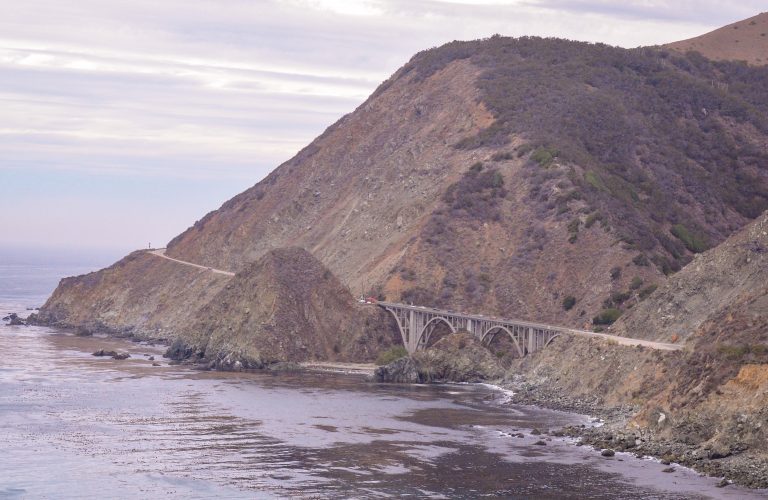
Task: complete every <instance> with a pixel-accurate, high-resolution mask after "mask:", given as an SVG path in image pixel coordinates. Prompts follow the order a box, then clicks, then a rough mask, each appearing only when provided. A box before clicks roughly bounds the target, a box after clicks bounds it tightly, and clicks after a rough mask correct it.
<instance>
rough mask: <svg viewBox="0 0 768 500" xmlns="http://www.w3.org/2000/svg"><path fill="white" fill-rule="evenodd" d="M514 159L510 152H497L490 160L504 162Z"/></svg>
mask: <svg viewBox="0 0 768 500" xmlns="http://www.w3.org/2000/svg"><path fill="white" fill-rule="evenodd" d="M514 157H515V155H513V154H512V152H511V151H499V152H498V153H495V154H494V155H493V156H491V160H493V161H504V160H511V159H513V158H514Z"/></svg>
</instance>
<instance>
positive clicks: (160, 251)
mask: <svg viewBox="0 0 768 500" xmlns="http://www.w3.org/2000/svg"><path fill="white" fill-rule="evenodd" d="M149 253H151V254H152V255H156V256H158V257H162V258H164V259H168V260H172V261H173V262H178V263H179V264H184V265H185V266H192V267H196V268H198V269H204V270H206V271H211V272H212V273H216V274H223V275H225V276H234V275H235V273H233V272H230V271H222V270H221V269H214V268H212V267H207V266H201V265H200V264H193V263H192V262H187V261H185V260H179V259H174V258H173V257H168V256H167V255H165V248H156V249H154V250H149Z"/></svg>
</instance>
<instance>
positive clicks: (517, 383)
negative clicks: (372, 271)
mask: <svg viewBox="0 0 768 500" xmlns="http://www.w3.org/2000/svg"><path fill="white" fill-rule="evenodd" d="M35 326H42V325H35ZM48 328H51V329H54V330H56V331H57V332H59V333H64V334H67V335H73V336H77V337H93V338H96V339H99V338H102V339H120V340H127V341H130V342H131V343H135V344H137V345H148V346H152V347H164V348H167V347H168V346H170V342H169V341H168V339H159V338H154V339H149V338H142V337H137V336H134V335H132V334H125V333H123V334H118V335H115V334H114V333H111V332H96V333H94V334H89V335H82V334H79V333H78V332H77V331H76V330H75V329H69V328H62V327H58V326H48ZM163 358H164V359H166V360H168V364H169V365H177V366H187V367H189V368H191V369H192V370H196V369H197V370H206V371H207V370H213V371H222V372H226V371H238V370H222V369H221V368H211V367H210V366H208V365H207V364H199V363H191V362H184V361H177V360H173V359H172V358H169V357H165V354H163ZM376 368H377V367H376V365H374V364H373V363H344V362H330V361H306V362H300V363H292V362H286V363H276V364H274V365H270V367H265V368H261V369H247V370H242V371H252V372H281V371H284V372H288V371H303V372H307V373H329V374H337V375H343V376H354V377H360V376H363V377H366V378H368V379H371V378H372V377H373V372H374V370H375V369H376ZM386 383H391V382H386ZM430 383H432V384H434V383H438V384H459V385H465V384H466V385H470V384H471V385H482V386H484V387H488V388H491V389H493V390H495V391H498V392H499V393H501V394H502V398H500V399H499V400H496V401H494V404H496V405H499V406H510V405H524V406H533V407H537V408H542V409H550V410H557V411H563V412H567V413H571V414H575V415H579V416H585V417H588V418H590V419H591V420H592V421H594V422H595V423H596V425H590V426H586V427H573V426H569V427H564V428H562V429H550V430H549V431H548V432H547V434H548V435H549V436H551V437H553V438H562V439H565V440H568V442H569V443H571V444H572V445H573V446H584V445H587V446H591V447H592V448H594V450H595V451H596V452H597V453H599V452H601V451H602V450H605V449H610V450H613V451H614V452H619V453H621V452H626V453H631V454H634V455H635V456H637V457H638V458H645V457H651V458H653V459H654V460H657V461H659V462H660V463H661V464H663V465H670V466H678V467H686V468H689V469H691V470H693V471H696V472H697V473H701V474H703V475H706V476H708V477H710V478H711V479H713V480H715V481H717V480H718V479H720V482H719V483H717V486H721V487H723V486H727V485H729V484H731V483H733V484H737V485H740V486H744V487H747V488H750V489H752V490H754V491H758V492H761V493H762V492H766V493H768V490H765V489H766V488H768V457H754V456H750V455H749V454H741V453H737V454H734V455H730V456H728V457H717V458H713V457H707V456H704V455H702V454H701V453H700V452H698V453H697V451H698V450H697V448H696V447H695V446H691V445H686V444H683V443H679V442H673V441H668V440H663V439H657V438H654V436H653V435H652V433H651V432H650V431H648V430H645V429H636V430H630V429H628V427H627V422H628V421H629V419H630V418H631V417H632V416H633V415H634V413H635V408H633V407H632V406H629V405H626V406H618V407H606V406H605V405H604V404H601V403H600V402H599V401H598V400H597V399H594V400H586V399H582V398H572V397H570V396H567V395H564V394H562V393H560V392H559V391H557V390H555V389H551V388H542V387H540V386H537V385H536V384H533V383H530V382H528V381H527V380H526V379H525V377H523V376H521V375H516V376H514V377H513V378H512V379H511V380H507V379H501V380H492V381H479V382H450V381H445V382H430ZM428 384H429V383H426V384H423V385H428ZM724 478H727V479H724Z"/></svg>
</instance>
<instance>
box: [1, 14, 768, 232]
mask: <svg viewBox="0 0 768 500" xmlns="http://www.w3.org/2000/svg"><path fill="white" fill-rule="evenodd" d="M760 3H762V2H757V1H754V0H745V1H744V2H716V1H714V0H703V1H701V2H693V1H692V0H681V1H678V2H673V1H671V0H668V1H661V0H645V1H640V0H637V1H628V2H613V1H611V2H609V1H600V0H568V1H567V0H515V1H504V0H262V1H252V0H196V1H189V0H164V1H162V2H157V1H156V0H132V1H131V2H104V1H103V0H73V1H70V2H61V1H58V0H25V1H23V2H8V5H4V6H3V16H1V17H0V76H1V78H0V106H2V109H3V121H2V123H0V175H2V176H3V178H4V179H8V178H11V180H13V181H23V180H24V179H30V180H39V179H41V178H44V177H46V176H53V177H55V178H59V177H60V176H61V175H64V174H67V173H68V174H70V175H72V176H77V177H78V178H81V177H82V176H86V177H87V176H92V177H94V178H98V179H101V181H100V182H101V183H100V184H99V186H100V188H99V189H104V188H105V186H108V185H109V184H108V182H107V181H108V180H111V181H110V182H115V183H116V185H118V186H119V185H124V183H125V181H126V180H127V179H138V180H139V181H140V182H143V183H144V185H145V186H151V185H152V184H153V183H157V182H159V181H160V180H164V181H168V183H166V184H164V185H165V186H166V187H167V190H168V194H167V196H165V197H160V198H158V199H155V200H153V201H152V203H153V204H154V205H153V208H151V209H149V208H148V209H147V210H148V212H152V213H156V214H162V213H171V212H172V211H173V209H172V206H173V199H174V197H175V198H179V197H182V196H184V192H183V191H182V190H183V189H190V184H189V183H193V185H195V186H198V185H199V186H202V187H201V188H200V189H196V190H195V193H196V196H197V197H198V198H199V200H200V201H199V207H200V208H199V212H200V213H202V212H203V211H204V210H207V209H209V208H210V207H211V204H212V203H214V202H217V203H218V202H220V201H223V200H222V199H221V198H222V196H223V195H222V191H217V194H216V195H215V196H213V195H211V196H208V195H206V193H207V192H208V191H207V190H206V189H204V188H203V187H204V186H205V185H206V183H209V184H212V183H216V182H225V183H226V186H227V188H226V189H229V190H231V191H232V192H231V193H230V194H235V193H236V192H237V189H235V188H233V186H239V189H244V188H246V187H248V186H250V185H251V184H253V183H254V182H256V181H258V180H259V179H260V178H262V177H263V176H264V175H266V174H267V173H268V172H269V171H270V170H271V169H273V168H274V167H275V166H277V165H279V164H280V163H282V162H283V161H285V160H287V159H289V158H290V157H291V156H292V155H293V154H295V153H296V152H297V151H298V150H299V149H301V148H302V147H303V146H305V145H306V144H307V143H308V142H310V141H311V140H312V139H313V138H314V137H316V136H317V135H319V134H320V133H321V132H322V131H323V130H324V129H325V128H326V127H328V126H329V125H331V124H332V123H333V122H335V121H336V120H337V119H338V118H339V117H341V116H343V115H344V114H346V113H349V112H351V111H353V110H354V109H355V108H356V107H357V106H358V105H360V104H361V103H362V102H363V101H364V100H365V98H366V97H367V96H368V95H369V94H370V93H371V92H372V91H373V90H374V89H375V88H376V87H377V86H378V85H379V84H380V83H381V82H382V81H383V80H385V79H386V78H387V77H388V76H389V75H390V74H392V73H393V72H394V71H395V70H396V69H397V68H398V67H400V66H401V65H402V64H404V63H405V62H406V61H407V60H408V59H410V57H411V56H412V55H413V54H415V53H416V52H418V51H421V50H423V49H425V48H429V47H433V46H437V45H440V44H443V43H445V42H448V41H451V40H455V39H474V38H482V37H487V36H490V35H492V34H494V33H500V34H503V35H509V36H520V35H542V36H560V37H564V38H571V39H582V40H589V41H602V42H606V43H611V44H616V45H622V46H636V45H641V44H656V43H661V42H666V41H671V40H674V39H683V38H688V37H690V36H694V35H696V34H699V33H702V32H704V31H708V29H711V28H713V27H716V26H718V25H720V24H724V23H726V22H731V21H733V20H735V19H738V18H740V17H747V16H749V15H752V14H754V13H756V12H757V10H759V9H760V8H761V7H762V6H761V5H759V4H760ZM665 37H671V38H665ZM662 38H663V39H662ZM171 180H177V181H178V182H177V187H176V188H174V187H173V186H174V184H173V183H170V181H171ZM71 189H73V190H74V192H77V193H78V194H79V195H80V196H88V191H85V190H84V188H83V189H81V188H79V187H78V186H76V185H73V186H71ZM222 189H223V188H222ZM78 190H79V191H78ZM132 192H134V193H139V192H140V190H139V188H138V187H136V186H134V190H133V191H132ZM52 193H53V194H55V193H56V190H55V188H53V187H49V188H48V190H47V191H40V192H35V191H34V190H30V191H28V192H26V193H25V195H24V196H26V198H25V199H24V204H23V206H24V207H26V208H27V209H29V210H31V211H34V206H35V201H37V202H39V203H38V204H39V205H40V206H46V207H49V205H50V203H48V202H46V203H43V202H42V198H43V197H45V196H51V194H52ZM20 196H21V195H19V194H17V193H14V192H10V193H8V194H6V195H5V203H6V204H7V205H6V206H7V207H9V209H11V208H12V207H20V206H22V205H21V203H20V198H19V197H20ZM73 206H74V205H73ZM78 206H79V207H80V208H79V209H78V210H77V211H75V210H74V209H73V210H72V212H71V215H70V216H71V217H72V218H78V217H83V213H84V212H85V211H87V206H89V205H87V204H85V205H82V204H80V205H78ZM121 206H123V209H124V211H125V213H124V214H123V215H121V216H120V217H121V220H123V219H124V218H126V217H127V218H128V219H130V218H131V213H132V212H131V210H132V208H131V207H130V205H129V204H128V203H124V205H121ZM192 207H193V204H190V205H189V207H188V208H189V210H188V211H187V212H184V213H185V214H186V215H187V216H189V217H192V215H190V214H192V213H194V210H193V209H192ZM41 210H42V209H41ZM66 210H67V209H66V208H62V213H61V214H59V216H60V217H65V216H66ZM119 211H120V209H119V207H118V206H117V205H115V207H114V211H113V212H112V213H114V214H117V213H118V212H119ZM19 214H21V212H19ZM44 215H45V213H44V212H43V211H40V212H39V213H37V214H36V215H35V216H34V220H35V224H44V221H45V216H44ZM145 215H146V214H145ZM198 215H199V214H198ZM19 216H20V217H27V218H28V220H30V221H31V220H32V219H33V216H32V214H31V212H30V213H29V214H27V215H24V214H21V215H19ZM123 216H124V217H123ZM9 217H11V218H13V217H14V216H13V215H11V216H9ZM135 217H136V220H139V219H138V215H136V216H135ZM92 219H93V223H94V224H96V222H97V219H96V218H92ZM157 219H158V220H157V221H156V223H157V224H159V225H162V227H163V228H164V229H163V231H168V234H167V236H168V237H169V238H170V237H171V236H173V234H174V232H171V230H170V229H168V227H169V224H166V223H165V222H163V221H162V220H160V219H162V217H159V218H157ZM14 220H15V219H14ZM98 220H101V219H98ZM131 220H133V219H131ZM174 220H175V221H176V223H178V220H179V219H178V218H177V219H174ZM6 222H7V221H6ZM126 224H127V223H126ZM29 226H30V224H20V229H19V231H20V232H21V233H23V232H24V231H25V230H24V229H23V228H24V227H29ZM128 226H130V227H131V228H133V229H131V231H140V230H142V227H143V224H141V223H135V221H134V222H132V223H131V224H128V225H126V227H128ZM184 227H186V226H182V227H178V228H177V230H181V229H183V228H184ZM35 230H36V231H40V229H39V228H36V229H35ZM126 231H127V230H126ZM43 232H45V231H44V230H43ZM50 234H56V235H57V236H56V237H57V238H64V237H65V236H64V235H63V234H64V233H62V232H61V231H55V232H54V231H51V232H50ZM137 234H138V233H137ZM30 235H31V233H30V234H28V235H27V236H30ZM22 236H24V235H23V234H20V235H19V237H22ZM30 237H31V236H30ZM134 237H136V235H135V234H134V235H133V236H132V237H131V238H134ZM0 238H6V239H7V238H8V235H7V232H6V234H4V236H2V237H0ZM134 239H135V238H134ZM0 243H2V240H0Z"/></svg>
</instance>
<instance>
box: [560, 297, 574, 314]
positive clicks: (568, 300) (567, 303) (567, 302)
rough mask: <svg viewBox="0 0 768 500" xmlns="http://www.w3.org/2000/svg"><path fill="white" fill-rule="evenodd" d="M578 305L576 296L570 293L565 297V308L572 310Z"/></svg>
mask: <svg viewBox="0 0 768 500" xmlns="http://www.w3.org/2000/svg"><path fill="white" fill-rule="evenodd" d="M575 305H576V297H574V296H573V295H569V296H567V297H566V298H564V299H563V309H565V310H566V311H570V310H571V309H573V306H575Z"/></svg>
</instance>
